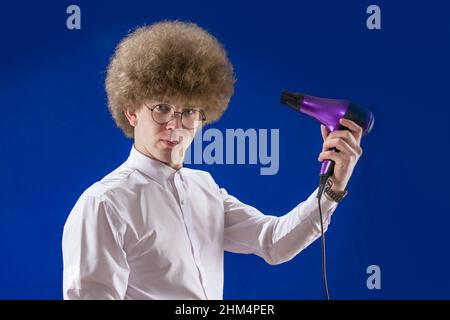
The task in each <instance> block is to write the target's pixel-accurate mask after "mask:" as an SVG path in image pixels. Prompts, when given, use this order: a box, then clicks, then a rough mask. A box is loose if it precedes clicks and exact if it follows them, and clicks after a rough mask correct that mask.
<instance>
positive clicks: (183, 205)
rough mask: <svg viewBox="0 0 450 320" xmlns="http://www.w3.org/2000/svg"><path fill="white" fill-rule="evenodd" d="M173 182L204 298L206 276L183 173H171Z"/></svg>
mask: <svg viewBox="0 0 450 320" xmlns="http://www.w3.org/2000/svg"><path fill="white" fill-rule="evenodd" d="M173 184H174V188H175V191H176V192H177V194H178V200H179V205H180V209H181V214H182V218H183V222H184V226H185V229H186V233H187V235H188V239H189V242H190V245H191V253H192V255H193V258H194V262H195V265H196V267H197V270H198V273H199V278H200V283H201V285H202V288H203V292H204V294H205V297H206V299H208V295H207V293H206V288H205V286H206V278H205V276H204V273H203V272H202V269H203V266H202V262H201V260H200V256H199V253H200V244H199V243H198V239H197V236H196V234H195V230H194V226H193V222H192V221H193V219H192V211H191V206H190V204H189V203H188V202H187V199H186V192H185V190H186V189H185V186H184V178H183V175H182V174H181V173H180V171H178V172H176V173H175V174H174V175H173Z"/></svg>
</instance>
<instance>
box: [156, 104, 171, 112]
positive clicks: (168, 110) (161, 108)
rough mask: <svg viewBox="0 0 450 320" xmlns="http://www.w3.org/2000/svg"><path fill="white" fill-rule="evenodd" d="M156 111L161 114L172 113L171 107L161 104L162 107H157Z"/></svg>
mask: <svg viewBox="0 0 450 320" xmlns="http://www.w3.org/2000/svg"><path fill="white" fill-rule="evenodd" d="M155 110H156V111H157V112H161V113H169V112H170V107H169V106H166V105H164V104H160V105H157V106H156V107H155Z"/></svg>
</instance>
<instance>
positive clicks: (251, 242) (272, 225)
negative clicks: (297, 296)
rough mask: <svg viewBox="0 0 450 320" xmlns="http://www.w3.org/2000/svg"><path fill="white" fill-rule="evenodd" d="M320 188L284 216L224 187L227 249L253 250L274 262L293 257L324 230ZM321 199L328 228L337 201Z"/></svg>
mask: <svg viewBox="0 0 450 320" xmlns="http://www.w3.org/2000/svg"><path fill="white" fill-rule="evenodd" d="M317 191H318V189H316V190H315V191H314V192H313V193H312V194H311V195H310V196H309V197H308V199H307V200H305V201H303V202H301V203H300V204H298V205H297V206H296V207H295V208H294V209H292V210H291V211H290V212H288V213H287V214H285V215H284V216H281V217H276V216H270V215H265V214H263V213H261V212H260V211H259V210H257V209H256V208H254V207H252V206H249V205H247V204H244V203H242V202H241V201H239V200H238V199H236V198H235V197H233V196H231V195H229V194H228V193H227V191H226V190H225V189H223V188H221V189H220V192H221V195H222V198H223V203H224V211H225V212H224V213H225V218H224V219H225V239H224V245H225V250H227V251H230V252H235V253H247V254H249V253H253V254H256V255H258V256H260V257H262V258H263V259H264V260H265V261H266V262H267V263H269V264H272V265H275V264H280V263H283V262H286V261H289V260H290V259H292V258H293V257H295V256H296V255H297V254H298V253H299V252H300V251H302V250H303V249H304V248H306V247H307V246H308V245H310V244H311V243H312V242H314V241H315V240H316V239H317V238H319V236H320V234H321V232H320V215H319V206H318V199H317V198H316V194H317ZM320 203H321V208H322V213H323V220H324V221H323V226H324V232H325V231H326V230H327V229H328V225H329V223H330V219H331V215H332V213H333V212H334V210H335V209H336V207H337V202H335V201H333V200H331V199H329V198H327V197H326V196H325V195H323V196H322V197H321V202H320Z"/></svg>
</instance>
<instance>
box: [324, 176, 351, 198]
mask: <svg viewBox="0 0 450 320" xmlns="http://www.w3.org/2000/svg"><path fill="white" fill-rule="evenodd" d="M332 186H333V182H332V181H331V179H328V180H327V182H326V184H325V195H327V196H328V198H330V200H334V201H336V202H341V201H342V199H344V198H345V196H346V195H347V193H348V191H347V189H345V190H344V191H333V190H331V187H332Z"/></svg>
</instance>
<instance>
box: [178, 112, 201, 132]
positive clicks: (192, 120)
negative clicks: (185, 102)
mask: <svg viewBox="0 0 450 320" xmlns="http://www.w3.org/2000/svg"><path fill="white" fill-rule="evenodd" d="M201 120H202V115H201V113H200V111H197V110H194V109H187V110H184V111H183V126H185V127H186V128H189V129H194V128H197V127H198V126H199V125H200V123H201Z"/></svg>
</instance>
